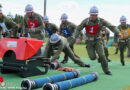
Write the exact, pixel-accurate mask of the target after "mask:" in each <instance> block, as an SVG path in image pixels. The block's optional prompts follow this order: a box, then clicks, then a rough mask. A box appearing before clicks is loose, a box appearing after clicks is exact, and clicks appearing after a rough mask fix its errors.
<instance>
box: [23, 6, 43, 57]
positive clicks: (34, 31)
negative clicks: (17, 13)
mask: <svg viewBox="0 0 130 90" xmlns="http://www.w3.org/2000/svg"><path fill="white" fill-rule="evenodd" d="M25 13H26V15H25V16H24V25H23V26H24V27H23V36H26V37H30V38H37V39H38V40H43V41H44V24H43V17H42V16H41V15H39V14H37V13H35V12H34V9H33V6H32V5H30V4H28V5H27V6H26V7H25ZM41 49H42V47H41ZM41 49H39V51H38V53H37V55H38V56H40V55H41V53H42V50H41Z"/></svg>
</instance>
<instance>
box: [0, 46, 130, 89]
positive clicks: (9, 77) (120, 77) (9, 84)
mask: <svg viewBox="0 0 130 90" xmlns="http://www.w3.org/2000/svg"><path fill="white" fill-rule="evenodd" d="M74 48H75V49H74V51H75V53H76V54H77V55H79V56H80V57H81V59H82V60H83V61H84V62H85V63H89V64H90V65H91V68H84V67H79V66H78V65H76V64H74V63H73V61H72V60H69V62H68V63H67V64H63V65H62V66H63V67H66V66H67V67H72V68H75V69H78V70H79V71H80V73H81V76H84V75H87V74H89V73H92V72H98V73H99V79H98V80H97V81H95V82H92V83H88V84H85V85H82V86H79V87H76V88H73V89H71V90H130V62H128V61H130V58H127V57H126V52H125V61H126V66H124V67H123V66H122V65H121V63H120V61H119V60H120V56H119V53H120V52H118V54H117V55H115V54H114V53H115V47H110V48H109V54H110V56H109V58H110V59H111V60H112V62H110V63H109V68H110V71H111V72H112V76H108V75H105V74H104V73H103V71H102V69H101V66H100V64H99V63H97V60H95V61H91V60H90V59H89V58H88V55H87V52H86V48H85V44H78V45H75V47H74ZM62 60H63V54H62V57H61V58H60V61H62ZM60 73H64V72H63V71H58V70H49V71H48V73H47V74H45V75H40V76H33V77H28V79H30V80H34V79H37V78H43V77H48V76H52V75H56V74H60ZM0 76H3V77H4V82H5V83H6V86H5V87H1V86H0V90H20V89H19V88H20V83H21V80H23V78H21V77H19V76H18V75H17V74H1V73H0ZM37 90H42V89H37Z"/></svg>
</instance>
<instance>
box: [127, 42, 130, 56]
mask: <svg viewBox="0 0 130 90" xmlns="http://www.w3.org/2000/svg"><path fill="white" fill-rule="evenodd" d="M127 47H128V52H127V57H130V40H129V41H128V44H127Z"/></svg>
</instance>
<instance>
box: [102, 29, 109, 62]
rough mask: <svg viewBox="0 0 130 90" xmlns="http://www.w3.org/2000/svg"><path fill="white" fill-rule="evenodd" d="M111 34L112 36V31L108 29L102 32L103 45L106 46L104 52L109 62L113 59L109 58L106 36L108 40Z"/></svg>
mask: <svg viewBox="0 0 130 90" xmlns="http://www.w3.org/2000/svg"><path fill="white" fill-rule="evenodd" d="M109 36H110V32H109V30H108V29H105V34H101V38H102V41H103V46H104V52H105V56H106V59H107V61H108V62H110V61H111V60H109V59H108V56H109V53H108V48H107V46H106V43H105V38H106V41H107V42H108V41H109Z"/></svg>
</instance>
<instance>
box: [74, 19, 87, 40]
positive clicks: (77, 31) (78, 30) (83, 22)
mask: <svg viewBox="0 0 130 90" xmlns="http://www.w3.org/2000/svg"><path fill="white" fill-rule="evenodd" d="M86 21H87V19H85V20H83V21H82V22H81V24H80V25H79V26H77V27H76V33H75V38H78V37H79V34H80V32H81V30H83V28H84V27H85V25H86Z"/></svg>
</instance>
